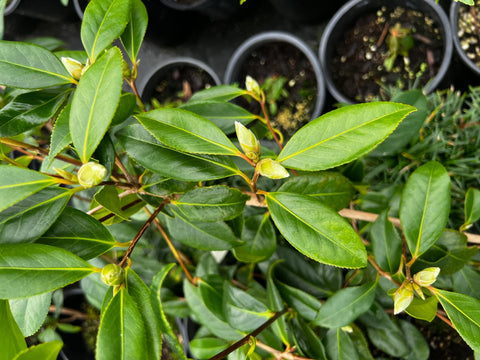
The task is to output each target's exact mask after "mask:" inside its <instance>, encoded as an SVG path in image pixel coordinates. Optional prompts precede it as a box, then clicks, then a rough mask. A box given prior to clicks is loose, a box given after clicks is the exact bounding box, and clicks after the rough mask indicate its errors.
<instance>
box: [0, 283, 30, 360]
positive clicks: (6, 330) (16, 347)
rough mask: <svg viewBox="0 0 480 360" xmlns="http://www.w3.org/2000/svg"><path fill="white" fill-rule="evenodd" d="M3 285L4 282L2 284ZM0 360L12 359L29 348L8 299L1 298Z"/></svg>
mask: <svg viewBox="0 0 480 360" xmlns="http://www.w3.org/2000/svg"><path fill="white" fill-rule="evenodd" d="M2 286H3V284H2ZM0 319H2V321H0V333H1V334H2V336H0V346H1V348H2V351H1V352H0V360H11V359H13V358H14V356H15V355H16V354H17V353H18V352H20V351H22V350H24V349H26V348H27V344H26V343H25V339H24V338H23V334H22V332H21V331H20V328H19V327H18V325H17V323H16V322H15V319H14V318H13V315H12V312H11V311H10V305H9V303H8V301H7V300H0Z"/></svg>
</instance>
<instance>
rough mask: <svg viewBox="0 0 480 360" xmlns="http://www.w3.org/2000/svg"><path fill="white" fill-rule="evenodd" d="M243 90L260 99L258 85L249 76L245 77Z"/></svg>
mask: <svg viewBox="0 0 480 360" xmlns="http://www.w3.org/2000/svg"><path fill="white" fill-rule="evenodd" d="M245 88H246V89H247V91H250V92H252V93H254V94H255V96H257V97H260V95H261V90H260V85H258V82H257V80H255V79H254V78H252V77H251V76H250V75H247V78H246V79H245Z"/></svg>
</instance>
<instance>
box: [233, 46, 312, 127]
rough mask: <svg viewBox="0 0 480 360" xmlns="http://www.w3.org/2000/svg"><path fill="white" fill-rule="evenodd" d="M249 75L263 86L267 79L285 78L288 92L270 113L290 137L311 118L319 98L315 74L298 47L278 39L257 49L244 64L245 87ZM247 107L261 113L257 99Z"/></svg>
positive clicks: (240, 81) (243, 78) (241, 76)
mask: <svg viewBox="0 0 480 360" xmlns="http://www.w3.org/2000/svg"><path fill="white" fill-rule="evenodd" d="M247 75H250V76H251V77H253V78H254V79H255V80H257V81H258V83H259V84H260V85H262V84H263V83H264V82H265V80H266V79H267V78H278V77H280V76H281V77H284V78H286V84H285V86H284V90H286V92H287V93H288V95H287V96H286V97H283V96H282V97H281V98H280V99H279V100H278V101H277V102H276V104H277V112H276V114H271V115H272V116H271V123H272V126H273V127H275V128H277V129H279V130H280V131H281V132H282V133H283V134H284V135H287V136H291V135H292V134H293V133H294V132H295V131H296V130H298V129H299V128H300V127H301V126H303V125H304V124H306V123H307V122H308V121H309V120H310V119H311V115H312V111H313V108H314V104H315V101H316V97H317V96H316V94H317V84H316V80H315V73H314V71H313V68H312V65H311V64H310V62H309V61H308V59H307V57H306V56H305V55H304V54H303V53H302V52H301V51H300V50H299V49H297V48H296V47H295V46H293V45H291V44H288V43H284V42H278V43H268V44H265V45H261V46H260V47H258V48H256V49H255V50H254V51H252V53H251V54H250V55H249V56H248V57H247V58H246V59H245V61H244V63H243V64H242V66H241V69H240V73H239V83H240V85H242V86H243V84H244V82H245V78H246V76H247ZM267 101H268V97H267ZM248 110H250V111H252V112H253V113H256V114H259V113H260V107H259V106H258V105H257V104H256V103H255V102H252V104H250V105H249V106H248Z"/></svg>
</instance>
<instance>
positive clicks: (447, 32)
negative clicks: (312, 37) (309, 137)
mask: <svg viewBox="0 0 480 360" xmlns="http://www.w3.org/2000/svg"><path fill="white" fill-rule="evenodd" d="M372 1H377V0H350V1H348V2H347V3H346V4H345V5H344V6H342V7H341V8H340V9H339V10H338V11H337V12H336V13H335V15H334V16H333V17H332V19H331V20H330V21H329V22H328V24H327V26H326V28H325V31H324V32H323V34H322V38H321V40H320V46H319V49H318V55H319V59H320V65H321V67H322V70H323V73H324V75H325V81H326V83H327V87H328V90H329V92H330V94H332V96H333V97H334V98H335V99H336V100H337V101H339V102H341V103H346V104H355V103H356V102H354V101H353V100H352V99H350V98H348V97H346V96H345V95H344V94H342V92H341V91H340V90H339V89H338V88H337V86H336V85H335V83H334V82H333V79H332V76H331V73H330V71H329V69H328V68H329V64H328V61H327V53H328V51H327V50H328V48H329V45H330V43H329V40H330V38H331V36H332V34H335V33H338V31H336V29H337V24H338V23H339V22H340V21H341V20H342V19H343V18H344V17H345V16H346V15H348V14H349V13H350V11H355V10H356V8H358V7H359V8H365V7H367V6H369V4H370V3H371V2H372ZM416 1H417V2H411V1H406V2H405V4H404V5H403V6H405V7H406V6H408V7H411V8H415V7H414V5H415V4H417V3H418V2H423V3H425V4H426V5H427V7H429V8H430V9H431V11H432V14H434V15H435V17H437V18H438V21H436V22H437V25H438V27H439V29H440V32H441V35H442V37H443V45H444V56H443V59H442V63H441V65H440V68H439V69H438V72H437V74H436V75H435V76H434V77H433V78H432V79H430V81H429V82H428V83H427V87H426V93H427V94H429V93H431V92H432V91H433V90H434V89H435V88H436V87H438V85H439V84H440V82H441V81H442V80H443V78H444V76H445V75H446V73H447V71H448V69H449V67H450V62H451V58H452V53H453V44H452V42H453V41H452V30H451V28H450V22H449V20H448V17H447V15H446V13H445V11H444V10H443V9H442V8H441V6H440V5H439V4H437V3H435V1H434V0H416ZM375 7H376V6H372V8H375ZM341 25H342V24H341Z"/></svg>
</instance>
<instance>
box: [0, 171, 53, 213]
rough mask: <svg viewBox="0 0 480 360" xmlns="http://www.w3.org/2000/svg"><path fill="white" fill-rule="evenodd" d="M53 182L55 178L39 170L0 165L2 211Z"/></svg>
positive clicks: (0, 208) (0, 206)
mask: <svg viewBox="0 0 480 360" xmlns="http://www.w3.org/2000/svg"><path fill="white" fill-rule="evenodd" d="M53 184H55V180H54V179H53V178H51V177H49V176H47V175H43V174H41V173H39V172H36V171H32V170H28V169H22V168H19V167H15V166H10V165H0V211H3V210H5V209H6V208H8V207H9V206H12V205H14V204H16V203H18V202H19V201H22V200H23V199H25V198H26V197H27V196H30V195H32V194H34V193H36V192H38V191H40V190H42V189H44V188H46V187H47V186H49V185H53Z"/></svg>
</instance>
